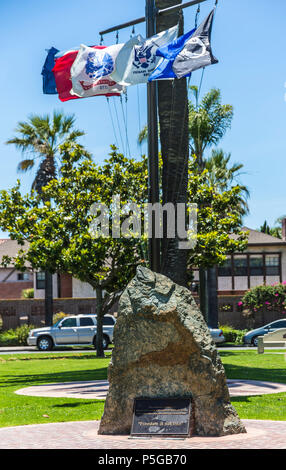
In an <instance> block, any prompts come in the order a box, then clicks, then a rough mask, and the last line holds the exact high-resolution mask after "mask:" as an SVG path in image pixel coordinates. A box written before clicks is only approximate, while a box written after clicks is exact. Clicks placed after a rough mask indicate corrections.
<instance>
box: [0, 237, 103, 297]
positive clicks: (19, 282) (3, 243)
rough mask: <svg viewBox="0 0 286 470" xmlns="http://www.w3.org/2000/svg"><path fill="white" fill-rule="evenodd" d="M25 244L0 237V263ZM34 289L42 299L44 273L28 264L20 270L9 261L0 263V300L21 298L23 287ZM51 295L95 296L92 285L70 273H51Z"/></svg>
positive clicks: (13, 255) (36, 295) (13, 254)
mask: <svg viewBox="0 0 286 470" xmlns="http://www.w3.org/2000/svg"><path fill="white" fill-rule="evenodd" d="M25 246H26V247H27V244H26V245H24V246H23V247H22V246H20V245H19V244H18V243H17V241H16V240H11V239H9V238H5V239H0V264H1V263H2V261H3V260H4V259H5V256H8V257H10V258H15V257H16V256H17V253H18V252H19V250H20V249H25ZM32 288H33V289H34V298H35V299H44V297H45V273H44V272H33V270H32V269H30V268H29V266H26V271H25V272H21V271H19V270H17V269H15V266H14V265H13V264H12V263H10V264H9V265H8V266H7V267H3V266H2V265H0V300H1V299H5V300H8V299H21V297H22V291H23V290H25V289H32ZM53 296H54V298H59V299H61V298H78V299H83V298H95V297H96V295H95V291H94V289H92V287H91V286H90V285H89V284H87V283H84V282H81V281H79V280H78V279H75V278H73V277H72V276H71V275H70V274H54V275H53Z"/></svg>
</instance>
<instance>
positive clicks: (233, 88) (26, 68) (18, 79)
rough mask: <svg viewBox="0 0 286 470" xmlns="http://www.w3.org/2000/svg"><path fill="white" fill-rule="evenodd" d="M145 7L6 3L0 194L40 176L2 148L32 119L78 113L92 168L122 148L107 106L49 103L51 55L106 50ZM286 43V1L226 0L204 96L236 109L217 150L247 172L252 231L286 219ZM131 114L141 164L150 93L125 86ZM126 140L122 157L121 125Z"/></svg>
mask: <svg viewBox="0 0 286 470" xmlns="http://www.w3.org/2000/svg"><path fill="white" fill-rule="evenodd" d="M213 5H214V0H213V1H207V2H205V3H204V4H202V6H201V15H200V20H202V19H203V18H204V17H205V16H206V15H207V14H208V12H209V11H210V10H211V8H212V7H213ZM144 8H145V0H136V1H134V0H125V1H123V0H122V1H119V0H109V1H108V2H102V1H98V0H93V1H92V2H79V1H78V0H77V1H76V0H49V1H44V0H0V45H1V46H0V47H1V72H0V90H1V118H0V119H1V125H0V156H1V161H2V171H1V173H0V189H8V188H10V187H12V186H13V185H14V184H15V182H16V180H17V178H19V177H20V178H21V181H22V183H23V191H24V192H26V191H28V190H29V188H30V186H31V183H32V181H33V176H34V173H29V174H27V175H24V176H23V175H19V174H18V173H17V165H18V163H19V161H20V159H21V154H20V153H19V152H18V151H17V150H16V149H15V148H14V147H12V146H7V145H5V143H4V142H5V141H6V140H7V139H9V138H11V137H12V136H13V131H14V128H15V127H16V124H17V122H18V121H20V120H21V121H23V120H26V119H27V117H28V116H29V115H30V114H31V113H36V114H45V113H52V112H53V110H63V111H64V112H66V113H68V114H69V113H74V114H75V115H76V124H77V126H78V128H80V129H83V130H85V132H86V134H87V135H86V136H85V137H84V138H83V139H82V143H84V144H85V145H86V147H87V148H88V150H89V151H91V152H92V153H93V155H94V159H95V161H97V162H102V161H103V160H104V158H105V157H106V156H107V154H108V152H109V145H110V144H112V143H115V136H114V132H113V127H112V122H111V119H110V116H109V112H108V106H107V102H106V99H105V98H104V97H94V98H87V99H82V100H72V101H69V102H66V103H61V102H60V101H59V99H58V97H57V96H56V95H53V96H52V95H43V93H42V77H41V70H42V66H43V63H44V60H45V57H46V52H45V49H48V48H50V47H51V46H54V47H56V48H57V49H60V50H65V49H69V48H72V47H74V46H77V45H79V44H81V43H83V44H87V45H91V44H96V43H99V39H100V38H99V31H100V30H103V29H106V28H108V27H111V26H113V25H117V24H120V23H123V22H126V21H129V20H131V19H134V18H137V17H141V16H143V15H144ZM195 12H196V7H191V8H188V9H185V10H184V15H185V31H187V30H189V29H192V27H193V25H194V18H195ZM144 28H145V26H144V25H139V26H136V33H139V32H140V33H141V34H144V32H145V31H144ZM130 34H131V28H128V29H126V30H125V31H123V32H120V33H119V42H125V41H127V40H128V39H129V37H130ZM115 36H116V35H115V33H112V34H109V35H107V36H105V42H104V44H105V45H111V44H114V43H115V41H116V37H115ZM285 37H286V1H285V0H274V1H270V0H251V1H249V0H220V1H219V4H218V9H217V14H216V18H215V23H214V29H213V36H212V44H213V52H214V54H215V56H216V57H217V58H218V59H219V64H218V65H213V66H210V67H208V68H206V71H205V76H204V81H203V85H202V92H201V94H202V95H203V94H204V93H206V92H207V91H208V90H209V89H210V88H212V87H217V88H220V89H221V91H222V101H223V102H224V103H229V104H232V105H233V106H234V119H233V124H232V128H231V130H229V131H228V132H227V134H226V136H225V138H224V139H223V140H222V141H221V144H220V147H221V148H223V149H224V150H225V151H226V152H231V154H232V161H233V162H241V163H243V165H244V168H245V174H244V175H243V176H242V177H241V182H242V183H243V184H245V185H247V186H248V187H249V189H250V192H251V198H250V201H249V205H250V214H249V216H247V217H246V218H245V221H244V222H245V224H246V225H247V226H249V227H251V228H257V227H259V226H260V225H262V223H263V221H264V220H265V219H267V221H268V223H269V224H270V225H273V224H274V223H275V220H276V219H277V218H278V217H279V216H281V215H284V214H286V185H285V177H286V139H285V137H286V135H285V131H286V99H285V96H286V87H285V83H286V56H285ZM200 78H201V72H200V71H197V72H195V73H194V74H193V77H192V83H193V84H198V83H199V81H200ZM138 98H139V99H138ZM115 100H116V98H113V99H112V101H113V102H112V103H111V105H112V108H111V109H112V115H113V118H114V120H115V124H116V113H115V108H114V105H116V107H117V113H118V117H119V120H120V121H122V117H123V115H122V109H121V105H120V102H119V100H117V101H115ZM138 103H139V104H138ZM124 109H125V104H124ZM139 111H140V112H139ZM127 115H128V136H129V143H130V148H131V154H132V156H134V157H138V156H139V155H140V148H139V147H138V144H137V136H138V130H139V127H140V124H141V125H143V124H144V123H145V122H146V86H145V85H140V86H139V87H136V86H135V87H129V88H128V103H127ZM121 133H122V141H123V144H121V143H120V142H121V139H120V138H119V134H118V131H117V139H118V141H119V143H120V150H122V146H126V139H125V130H124V127H123V126H122V127H121ZM2 235H3V234H2ZM0 236H1V233H0Z"/></svg>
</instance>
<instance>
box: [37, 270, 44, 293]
mask: <svg viewBox="0 0 286 470" xmlns="http://www.w3.org/2000/svg"><path fill="white" fill-rule="evenodd" d="M45 286H46V276H45V273H44V272H39V273H36V289H45Z"/></svg>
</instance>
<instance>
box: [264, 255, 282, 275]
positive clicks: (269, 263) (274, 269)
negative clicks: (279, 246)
mask: <svg viewBox="0 0 286 470" xmlns="http://www.w3.org/2000/svg"><path fill="white" fill-rule="evenodd" d="M265 269H266V275H267V276H279V274H280V259H279V255H266V256H265Z"/></svg>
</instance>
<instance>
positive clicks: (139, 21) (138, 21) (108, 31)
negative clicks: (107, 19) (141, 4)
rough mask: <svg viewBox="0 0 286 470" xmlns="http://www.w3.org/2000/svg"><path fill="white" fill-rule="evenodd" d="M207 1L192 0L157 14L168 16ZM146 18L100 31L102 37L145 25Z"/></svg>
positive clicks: (158, 11)
mask: <svg viewBox="0 0 286 470" xmlns="http://www.w3.org/2000/svg"><path fill="white" fill-rule="evenodd" d="M206 1H207V0H192V1H191V2H186V3H183V4H180V5H174V6H173V7H169V8H164V9H163V10H157V11H156V14H157V15H158V16H160V15H168V14H169V13H174V12H175V11H179V10H183V9H184V8H187V7H191V6H194V5H198V4H201V3H203V2H206ZM146 20H147V19H146V16H142V17H141V18H137V19H136V20H133V21H128V22H127V23H122V24H120V25H118V26H113V27H112V28H109V29H105V30H104V31H100V33H99V34H100V36H104V35H105V34H109V33H113V32H114V31H119V30H120V29H125V28H128V27H129V26H135V25H136V24H140V23H144V22H145V21H146Z"/></svg>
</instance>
